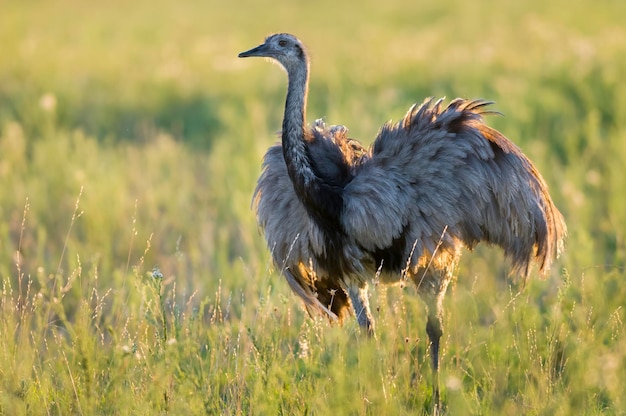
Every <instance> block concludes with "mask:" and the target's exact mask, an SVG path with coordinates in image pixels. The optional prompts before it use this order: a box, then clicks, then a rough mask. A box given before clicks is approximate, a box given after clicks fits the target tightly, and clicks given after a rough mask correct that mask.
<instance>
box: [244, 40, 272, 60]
mask: <svg viewBox="0 0 626 416" xmlns="http://www.w3.org/2000/svg"><path fill="white" fill-rule="evenodd" d="M266 50H267V45H266V44H265V43H264V44H262V45H259V46H257V47H256V48H252V49H250V50H249V51H245V52H241V53H240V54H239V58H248V57H251V56H267V54H266Z"/></svg>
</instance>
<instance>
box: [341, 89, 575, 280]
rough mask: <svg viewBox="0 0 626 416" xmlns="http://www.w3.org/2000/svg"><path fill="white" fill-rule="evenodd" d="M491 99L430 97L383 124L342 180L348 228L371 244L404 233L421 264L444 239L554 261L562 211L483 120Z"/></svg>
mask: <svg viewBox="0 0 626 416" xmlns="http://www.w3.org/2000/svg"><path fill="white" fill-rule="evenodd" d="M489 104H490V103H489V102H486V101H482V100H477V101H468V100H462V99H456V100H454V101H452V102H451V103H450V104H449V105H448V106H447V107H445V108H443V107H442V106H441V101H437V102H436V103H434V104H433V102H432V99H429V100H426V101H425V102H424V103H423V104H422V105H421V106H414V107H412V108H411V109H410V110H409V112H408V113H407V114H406V116H405V117H404V119H403V120H402V121H400V122H398V123H397V124H394V125H391V124H386V125H385V126H383V128H382V129H381V131H380V132H379V134H378V137H377V138H376V140H375V142H374V145H373V148H372V150H371V156H370V159H369V160H368V161H367V162H365V163H363V164H362V165H361V166H360V167H359V170H358V172H357V174H356V176H355V177H354V178H353V180H352V181H351V182H350V183H349V184H348V185H347V186H346V187H345V191H344V212H343V227H344V230H345V231H346V234H348V235H350V236H351V237H352V238H353V239H354V241H355V242H356V243H357V244H358V245H359V246H361V247H363V249H365V250H367V251H369V252H381V251H382V252H384V251H385V250H387V249H389V248H390V247H392V246H397V244H398V241H401V242H404V245H405V247H404V253H405V254H406V256H407V259H406V260H409V259H408V256H409V254H410V253H413V252H414V253H416V254H415V257H414V258H412V259H411V260H412V261H413V263H414V264H415V263H416V262H417V261H418V260H419V257H420V256H421V255H422V253H431V254H432V253H434V251H435V250H436V248H437V247H442V249H444V250H445V249H446V248H452V247H454V246H455V244H456V242H458V241H461V242H463V243H464V244H465V245H466V246H469V247H473V246H474V245H475V244H476V243H478V242H479V241H487V242H490V243H493V244H496V245H499V246H500V247H502V248H503V249H504V251H505V253H506V254H507V255H508V256H509V257H510V258H511V259H512V261H513V266H514V268H515V270H516V271H519V272H521V273H522V274H526V273H527V271H528V265H529V262H530V260H531V259H532V258H533V257H537V260H538V262H539V263H540V267H541V269H542V270H547V269H548V268H549V266H550V262H551V260H552V258H553V257H554V254H555V253H556V252H557V251H558V248H559V246H560V244H561V241H562V238H563V237H564V235H565V225H564V222H563V218H562V217H561V214H560V213H559V212H558V210H557V209H556V208H555V207H554V205H553V203H552V200H551V199H550V196H549V194H548V191H547V186H546V184H545V182H544V181H543V179H542V178H541V176H540V175H539V173H538V172H537V170H536V169H535V167H534V166H533V165H532V163H531V162H530V161H529V160H528V158H526V157H525V156H524V155H523V154H522V152H521V151H520V150H519V148H517V146H515V145H514V144H513V143H512V142H510V141H509V140H508V139H507V138H505V137H504V136H503V135H501V134H500V133H499V132H497V131H496V130H494V129H491V128H489V127H488V126H487V125H485V124H484V122H483V119H482V115H483V114H485V113H486V112H488V111H486V110H485V106H487V105H489ZM442 235H443V238H442Z"/></svg>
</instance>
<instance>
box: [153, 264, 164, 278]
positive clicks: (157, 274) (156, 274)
mask: <svg viewBox="0 0 626 416" xmlns="http://www.w3.org/2000/svg"><path fill="white" fill-rule="evenodd" d="M152 278H153V279H163V273H161V270H159V268H158V267H157V266H154V268H153V269H152Z"/></svg>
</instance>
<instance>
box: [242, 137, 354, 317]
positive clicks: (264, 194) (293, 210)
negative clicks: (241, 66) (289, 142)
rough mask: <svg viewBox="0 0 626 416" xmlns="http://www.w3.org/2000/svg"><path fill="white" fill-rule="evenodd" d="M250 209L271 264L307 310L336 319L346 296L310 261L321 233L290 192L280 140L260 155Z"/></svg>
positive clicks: (343, 309)
mask: <svg viewBox="0 0 626 416" xmlns="http://www.w3.org/2000/svg"><path fill="white" fill-rule="evenodd" d="M253 208H254V210H255V211H256V214H257V220H258V223H259V226H260V227H261V228H262V229H263V230H264V234H265V239H266V241H267V244H268V246H269V248H270V250H271V253H272V257H273V260H274V264H275V265H276V267H277V268H278V269H279V270H280V272H281V273H282V274H283V276H285V278H286V280H287V282H288V283H289V286H290V287H291V289H292V290H293V291H294V292H295V293H296V294H297V295H298V296H300V298H302V300H303V301H304V303H305V305H306V307H307V310H309V311H319V312H321V313H322V314H324V315H327V316H328V317H329V318H330V319H331V320H335V319H339V320H341V319H342V318H343V317H344V316H345V315H346V313H347V310H348V309H347V308H348V302H349V301H348V299H347V296H346V294H345V293H344V292H343V290H342V289H341V287H339V284H338V282H337V280H333V279H331V278H329V277H328V276H326V275H325V272H324V271H323V270H322V269H321V268H320V267H319V265H318V264H316V258H317V257H319V255H320V254H323V253H324V250H325V245H324V242H323V236H322V234H321V231H320V230H319V228H318V227H317V225H316V224H315V223H314V222H313V221H312V220H311V219H310V217H309V215H308V213H307V211H306V209H305V207H304V206H303V205H302V203H301V202H300V200H299V199H298V197H297V195H296V193H295V191H294V187H293V184H292V183H291V180H290V179H289V175H288V173H287V166H286V164H285V160H284V157H283V152H282V147H281V146H280V145H276V146H272V147H271V148H270V149H269V150H268V151H267V153H266V155H265V158H264V160H263V172H262V174H261V176H260V178H259V180H258V183H257V187H256V189H255V192H254V196H253ZM318 273H319V274H318Z"/></svg>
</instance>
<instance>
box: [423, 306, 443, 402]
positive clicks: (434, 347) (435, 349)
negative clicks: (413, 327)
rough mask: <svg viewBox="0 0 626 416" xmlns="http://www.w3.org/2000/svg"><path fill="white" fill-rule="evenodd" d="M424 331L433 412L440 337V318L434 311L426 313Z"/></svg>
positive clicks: (436, 397)
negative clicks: (426, 336)
mask: <svg viewBox="0 0 626 416" xmlns="http://www.w3.org/2000/svg"><path fill="white" fill-rule="evenodd" d="M426 333H427V334H428V339H429V340H430V359H431V368H432V372H433V404H434V409H435V414H437V413H438V409H439V405H440V402H439V341H440V339H441V334H442V331H441V319H440V318H439V316H437V314H436V313H434V314H433V313H431V312H430V311H429V314H428V322H427V323H426Z"/></svg>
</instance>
